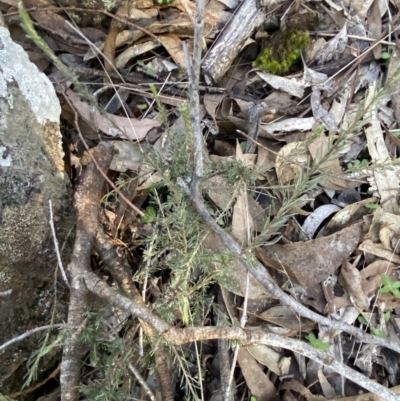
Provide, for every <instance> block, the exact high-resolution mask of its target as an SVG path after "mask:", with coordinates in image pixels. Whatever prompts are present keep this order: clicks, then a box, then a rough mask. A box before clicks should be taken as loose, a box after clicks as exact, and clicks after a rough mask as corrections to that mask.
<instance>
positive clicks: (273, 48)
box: [253, 28, 311, 74]
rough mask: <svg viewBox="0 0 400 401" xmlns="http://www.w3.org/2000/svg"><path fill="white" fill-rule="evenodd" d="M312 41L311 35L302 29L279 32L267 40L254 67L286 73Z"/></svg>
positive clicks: (273, 72) (276, 72) (274, 72)
mask: <svg viewBox="0 0 400 401" xmlns="http://www.w3.org/2000/svg"><path fill="white" fill-rule="evenodd" d="M310 42H311V39H310V35H309V34H308V33H307V32H306V31H303V30H301V29H293V28H289V29H287V30H285V31H283V32H278V33H276V34H274V35H272V36H271V38H269V39H268V40H267V41H266V43H265V46H264V49H263V50H262V51H261V53H260V54H259V55H258V57H257V59H256V60H255V61H254V62H253V67H257V68H259V69H260V70H263V71H267V72H270V73H272V74H284V73H286V72H288V71H289V69H290V67H291V66H292V65H293V64H294V63H296V62H297V61H298V60H299V59H300V55H301V50H302V49H304V48H306V47H307V46H308V45H309V44H310Z"/></svg>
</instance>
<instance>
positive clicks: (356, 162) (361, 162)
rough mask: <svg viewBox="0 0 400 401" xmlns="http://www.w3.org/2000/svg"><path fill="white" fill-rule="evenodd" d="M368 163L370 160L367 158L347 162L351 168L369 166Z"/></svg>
mask: <svg viewBox="0 0 400 401" xmlns="http://www.w3.org/2000/svg"><path fill="white" fill-rule="evenodd" d="M368 165H369V161H368V160H367V159H362V160H354V163H347V168H348V169H349V170H352V169H360V168H364V167H367V166H368Z"/></svg>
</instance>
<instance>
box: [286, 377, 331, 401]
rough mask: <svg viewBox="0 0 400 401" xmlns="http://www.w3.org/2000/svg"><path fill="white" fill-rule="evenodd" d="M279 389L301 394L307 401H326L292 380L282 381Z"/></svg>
mask: <svg viewBox="0 0 400 401" xmlns="http://www.w3.org/2000/svg"><path fill="white" fill-rule="evenodd" d="M279 389H280V390H292V391H295V392H296V393H299V394H301V395H302V396H303V397H304V398H305V399H306V400H307V401H327V399H326V398H325V397H323V396H322V395H314V394H312V393H311V391H310V390H309V389H308V388H307V387H304V386H303V385H302V384H301V383H300V382H298V381H297V380H294V379H292V380H285V381H283V382H282V383H281V385H280V388H279Z"/></svg>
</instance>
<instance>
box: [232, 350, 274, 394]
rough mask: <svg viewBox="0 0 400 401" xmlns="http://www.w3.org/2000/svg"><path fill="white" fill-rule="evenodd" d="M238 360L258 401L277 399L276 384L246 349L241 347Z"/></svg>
mask: <svg viewBox="0 0 400 401" xmlns="http://www.w3.org/2000/svg"><path fill="white" fill-rule="evenodd" d="M237 360H238V363H239V365H240V369H241V372H242V374H243V376H244V378H245V380H246V383H247V385H248V386H249V389H250V391H251V394H252V395H253V396H254V397H255V398H256V399H257V401H275V400H276V399H277V397H278V392H277V390H276V388H275V386H274V385H273V384H272V382H271V380H270V378H269V377H268V376H267V375H266V374H265V373H264V372H263V370H262V369H261V367H260V365H259V364H258V363H257V361H256V360H255V359H254V358H253V357H252V356H251V355H250V354H249V353H248V352H247V350H246V349H243V348H240V349H239V352H238V358H237Z"/></svg>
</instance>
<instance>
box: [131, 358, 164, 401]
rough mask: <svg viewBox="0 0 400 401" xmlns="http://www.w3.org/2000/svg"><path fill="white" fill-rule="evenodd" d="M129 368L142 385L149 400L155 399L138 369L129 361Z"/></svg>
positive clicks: (154, 400)
mask: <svg viewBox="0 0 400 401" xmlns="http://www.w3.org/2000/svg"><path fill="white" fill-rule="evenodd" d="M129 369H130V371H131V372H132V373H133V374H134V375H135V377H136V379H137V380H138V382H139V383H140V385H141V386H142V387H143V390H144V392H145V393H146V394H147V395H148V396H149V398H150V400H151V401H156V400H157V399H156V397H155V395H154V394H153V392H152V391H151V388H150V387H149V386H148V385H147V383H146V380H144V378H143V377H142V375H141V374H140V373H139V371H138V370H137V369H136V368H135V367H134V366H133V365H132V364H131V363H130V364H129Z"/></svg>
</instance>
